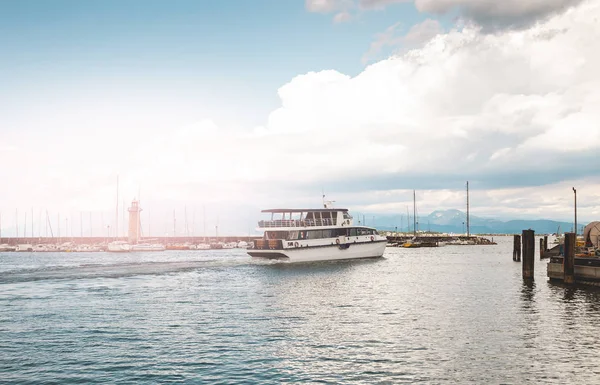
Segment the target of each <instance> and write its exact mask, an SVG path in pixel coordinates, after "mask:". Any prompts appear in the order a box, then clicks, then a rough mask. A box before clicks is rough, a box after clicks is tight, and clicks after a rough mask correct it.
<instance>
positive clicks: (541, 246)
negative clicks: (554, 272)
mask: <svg viewBox="0 0 600 385" xmlns="http://www.w3.org/2000/svg"><path fill="white" fill-rule="evenodd" d="M542 258H544V238H540V259H542Z"/></svg>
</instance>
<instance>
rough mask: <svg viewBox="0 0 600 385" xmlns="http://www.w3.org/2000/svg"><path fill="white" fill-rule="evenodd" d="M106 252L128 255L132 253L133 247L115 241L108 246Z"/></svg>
mask: <svg viewBox="0 0 600 385" xmlns="http://www.w3.org/2000/svg"><path fill="white" fill-rule="evenodd" d="M106 250H107V251H110V252H112V253H128V252H130V251H131V245H130V244H129V243H127V242H125V241H114V242H110V243H109V244H108V247H107V249H106Z"/></svg>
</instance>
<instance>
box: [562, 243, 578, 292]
mask: <svg viewBox="0 0 600 385" xmlns="http://www.w3.org/2000/svg"><path fill="white" fill-rule="evenodd" d="M575 243H576V238H575V233H566V234H565V244H564V254H565V256H564V258H563V271H564V274H565V276H564V279H563V280H564V283H568V284H572V283H574V282H575Z"/></svg>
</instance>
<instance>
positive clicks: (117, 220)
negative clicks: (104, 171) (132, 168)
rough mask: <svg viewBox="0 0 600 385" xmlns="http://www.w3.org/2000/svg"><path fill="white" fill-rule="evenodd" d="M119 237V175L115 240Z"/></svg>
mask: <svg viewBox="0 0 600 385" xmlns="http://www.w3.org/2000/svg"><path fill="white" fill-rule="evenodd" d="M118 238H119V176H118V175H117V207H116V208H115V240H117V239H118Z"/></svg>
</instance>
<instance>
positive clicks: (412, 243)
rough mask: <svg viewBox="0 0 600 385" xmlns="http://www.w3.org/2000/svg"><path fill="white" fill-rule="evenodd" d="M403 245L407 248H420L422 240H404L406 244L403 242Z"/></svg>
mask: <svg viewBox="0 0 600 385" xmlns="http://www.w3.org/2000/svg"><path fill="white" fill-rule="evenodd" d="M402 247H404V248H407V249H414V248H418V247H421V242H417V241H412V240H411V241H406V242H404V244H402Z"/></svg>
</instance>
